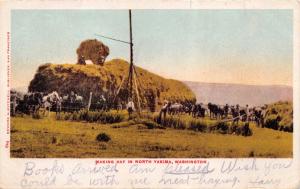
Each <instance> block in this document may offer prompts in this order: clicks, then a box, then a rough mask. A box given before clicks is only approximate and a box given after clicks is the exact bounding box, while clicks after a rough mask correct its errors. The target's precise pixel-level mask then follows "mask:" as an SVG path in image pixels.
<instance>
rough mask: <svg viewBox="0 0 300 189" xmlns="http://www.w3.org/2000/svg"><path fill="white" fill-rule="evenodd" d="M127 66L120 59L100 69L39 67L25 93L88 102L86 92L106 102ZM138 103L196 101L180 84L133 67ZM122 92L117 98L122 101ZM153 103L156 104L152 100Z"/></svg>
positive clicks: (62, 66)
mask: <svg viewBox="0 0 300 189" xmlns="http://www.w3.org/2000/svg"><path fill="white" fill-rule="evenodd" d="M128 68H129V64H128V62H126V61H124V60H121V59H114V60H111V61H108V62H106V63H105V64H104V66H99V65H94V64H90V65H78V64H51V63H47V64H43V65H41V66H40V67H39V68H38V69H37V72H36V74H35V76H34V78H33V79H32V80H31V82H30V85H29V87H28V90H29V91H40V92H46V93H49V92H52V91H54V90H55V91H58V92H59V93H60V94H69V93H70V91H74V92H76V93H77V94H79V95H82V96H83V97H84V99H85V101H88V98H89V94H90V92H93V99H97V98H98V99H99V96H100V95H104V96H105V97H106V98H107V99H109V98H110V99H111V98H113V97H114V94H115V93H116V92H117V90H118V87H119V86H120V83H121V81H122V79H123V77H124V76H126V75H127V74H128ZM136 70H137V74H138V77H137V78H138V83H139V85H140V88H139V89H140V93H141V94H142V95H141V96H142V97H143V99H142V102H143V104H144V105H145V106H148V105H149V104H151V103H153V102H154V101H156V102H157V103H158V104H161V103H162V102H163V100H164V99H169V100H178V101H181V102H183V101H196V97H195V94H194V93H193V92H192V91H191V90H190V89H189V87H187V86H186V85H185V84H184V83H183V82H180V81H177V80H172V79H165V78H163V77H161V76H158V75H156V74H153V73H150V72H149V71H147V70H145V69H142V68H139V67H136ZM125 91H126V89H125V88H124V89H122V90H121V93H120V94H123V95H120V96H121V97H123V98H125V99H126V97H125V96H124V95H125ZM155 99H156V100H155Z"/></svg>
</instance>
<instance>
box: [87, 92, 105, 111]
mask: <svg viewBox="0 0 300 189" xmlns="http://www.w3.org/2000/svg"><path fill="white" fill-rule="evenodd" d="M90 109H92V110H102V111H107V110H108V103H107V100H106V98H105V97H104V96H103V95H101V96H100V98H99V100H98V101H96V103H93V104H91V107H90Z"/></svg>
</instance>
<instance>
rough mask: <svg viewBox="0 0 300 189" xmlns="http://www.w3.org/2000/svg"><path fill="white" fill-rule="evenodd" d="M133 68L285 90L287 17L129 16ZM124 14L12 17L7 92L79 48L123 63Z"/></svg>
mask: <svg viewBox="0 0 300 189" xmlns="http://www.w3.org/2000/svg"><path fill="white" fill-rule="evenodd" d="M132 27H133V43H134V57H133V60H134V63H135V64H136V65H137V66H140V67H143V68H145V69H147V70H149V71H151V72H154V73H156V74H159V75H162V76H164V77H166V78H173V79H178V80H184V81H199V82H212V83H239V84H250V85H289V86H292V80H293V77H292V67H293V13H292V11H291V10H133V11H132ZM96 34H101V35H105V36H109V37H113V38H117V39H121V40H124V41H129V21H128V10H13V11H12V13H11V49H12V56H11V60H12V86H13V88H18V87H24V86H28V85H29V82H30V80H31V79H33V77H34V74H35V72H36V70H37V68H38V66H39V65H41V64H44V63H56V64H60V63H76V61H77V55H76V49H77V48H78V46H79V44H80V42H81V41H83V40H86V39H98V40H100V41H102V42H103V43H104V44H106V45H107V46H109V48H110V55H109V56H108V57H107V60H111V59H114V58H122V59H125V60H129V46H128V45H127V44H124V43H119V42H116V41H112V40H108V39H105V38H101V37H99V36H97V35H96Z"/></svg>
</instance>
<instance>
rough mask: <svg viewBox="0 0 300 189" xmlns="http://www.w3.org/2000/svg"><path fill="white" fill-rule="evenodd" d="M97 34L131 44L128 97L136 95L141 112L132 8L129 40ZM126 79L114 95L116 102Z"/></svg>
mask: <svg viewBox="0 0 300 189" xmlns="http://www.w3.org/2000/svg"><path fill="white" fill-rule="evenodd" d="M96 35H98V36H100V37H103V38H107V39H110V40H114V41H118V42H122V43H126V44H129V45H130V64H129V70H128V78H127V81H126V84H125V87H126V89H127V90H128V98H131V99H132V100H133V101H134V98H135V97H136V98H137V101H136V102H137V111H138V113H139V112H140V110H141V101H140V94H139V91H138V85H139V81H138V78H137V76H138V75H137V72H136V69H135V67H134V64H133V42H132V20H131V9H129V37H130V41H129V42H127V41H123V40H119V39H115V38H112V37H107V36H104V35H99V34H96ZM124 81H125V77H123V79H122V81H121V84H120V86H119V87H118V90H117V93H116V94H115V97H114V102H115V99H116V97H117V96H118V94H119V92H120V90H121V88H122V86H123V85H124ZM134 93H135V94H134ZM128 100H129V99H127V101H128Z"/></svg>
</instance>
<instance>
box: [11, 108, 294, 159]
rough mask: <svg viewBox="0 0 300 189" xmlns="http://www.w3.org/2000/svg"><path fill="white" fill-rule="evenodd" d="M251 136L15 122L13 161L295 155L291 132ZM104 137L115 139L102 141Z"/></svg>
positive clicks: (51, 119) (265, 130)
mask: <svg viewBox="0 0 300 189" xmlns="http://www.w3.org/2000/svg"><path fill="white" fill-rule="evenodd" d="M250 127H251V129H252V131H253V135H252V136H250V137H244V136H236V135H223V134H216V133H201V132H195V131H192V130H187V129H186V130H176V129H173V128H166V129H148V128H147V127H145V125H142V124H133V125H130V126H128V124H126V122H124V124H120V126H118V127H116V126H115V124H99V123H87V122H78V121H76V122H75V121H63V120H56V118H55V114H51V115H50V116H49V117H44V118H43V119H33V118H32V117H30V116H24V117H12V118H11V157H13V158H36V157H37V158H60V157H66V158H67V157H69V158H106V157H116V158H214V157H217V158H218V157H227V158H235V157H239V158H241V157H281V158H283V157H284V158H285V157H292V150H293V149H292V138H293V137H292V136H293V134H292V133H287V132H280V131H276V130H272V129H268V128H258V127H256V126H255V125H253V124H251V125H250ZM99 133H106V134H107V135H109V136H110V138H111V140H110V141H108V142H99V141H97V140H96V137H97V135H98V134H99Z"/></svg>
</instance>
